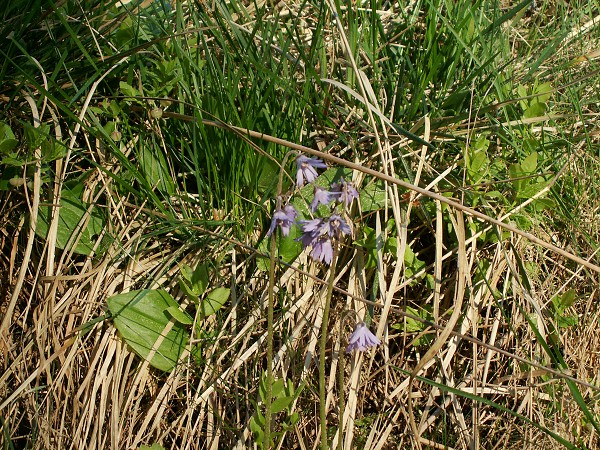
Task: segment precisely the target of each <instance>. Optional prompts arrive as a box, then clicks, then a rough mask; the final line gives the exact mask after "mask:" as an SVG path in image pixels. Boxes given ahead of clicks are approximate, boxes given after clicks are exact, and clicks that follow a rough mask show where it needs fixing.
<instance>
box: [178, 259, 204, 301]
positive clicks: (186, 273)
mask: <svg viewBox="0 0 600 450" xmlns="http://www.w3.org/2000/svg"><path fill="white" fill-rule="evenodd" d="M180 270H181V276H182V277H183V279H182V280H179V285H180V286H181V287H182V289H183V290H184V291H185V292H186V294H188V296H190V297H191V298H192V299H193V300H194V301H196V300H197V298H195V299H194V298H193V297H199V296H200V295H202V294H204V291H206V288H207V286H208V281H209V274H208V264H200V265H198V267H196V270H192V268H191V267H190V266H188V265H187V264H183V265H182V266H181V267H180Z"/></svg>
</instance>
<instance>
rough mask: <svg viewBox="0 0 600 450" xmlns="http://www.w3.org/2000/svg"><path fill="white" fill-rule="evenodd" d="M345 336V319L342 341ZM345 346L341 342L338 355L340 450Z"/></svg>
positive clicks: (341, 331) (344, 407)
mask: <svg viewBox="0 0 600 450" xmlns="http://www.w3.org/2000/svg"><path fill="white" fill-rule="evenodd" d="M343 335H344V319H343V317H342V319H341V320H340V340H341V339H342V336H343ZM344 364H345V361H344V346H343V343H342V342H340V351H339V354H338V391H339V392H338V397H339V399H338V401H339V413H338V428H339V433H338V445H337V448H338V450H342V447H343V443H342V441H343V439H342V437H343V433H344V410H345V409H346V399H345V398H344V384H345V383H344V369H345V368H344Z"/></svg>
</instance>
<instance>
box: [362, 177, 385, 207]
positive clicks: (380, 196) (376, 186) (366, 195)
mask: <svg viewBox="0 0 600 450" xmlns="http://www.w3.org/2000/svg"><path fill="white" fill-rule="evenodd" d="M359 201H360V209H361V210H362V211H363V212H364V213H366V212H369V211H376V210H379V209H383V208H385V202H386V195H385V184H384V182H383V181H381V180H377V181H376V182H374V183H370V184H368V185H367V186H366V187H365V188H364V189H361V190H360V194H359Z"/></svg>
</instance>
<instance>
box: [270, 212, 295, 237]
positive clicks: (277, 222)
mask: <svg viewBox="0 0 600 450" xmlns="http://www.w3.org/2000/svg"><path fill="white" fill-rule="evenodd" d="M297 215H298V213H297V212H296V210H295V209H294V207H293V206H292V205H285V206H284V208H283V209H278V210H276V211H275V214H273V219H272V220H271V227H270V228H269V231H267V236H270V235H271V234H272V233H273V231H275V227H277V226H279V227H281V234H283V235H284V236H287V235H288V234H290V228H291V226H292V224H293V223H294V219H295V218H296V216H297Z"/></svg>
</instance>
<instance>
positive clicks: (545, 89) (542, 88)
mask: <svg viewBox="0 0 600 450" xmlns="http://www.w3.org/2000/svg"><path fill="white" fill-rule="evenodd" d="M534 91H535V94H538V96H537V97H536V100H537V101H538V102H540V103H546V102H547V101H548V100H550V98H552V84H550V83H542V84H540V85H538V86H536V87H535V89H534Z"/></svg>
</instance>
